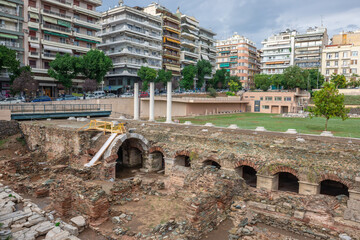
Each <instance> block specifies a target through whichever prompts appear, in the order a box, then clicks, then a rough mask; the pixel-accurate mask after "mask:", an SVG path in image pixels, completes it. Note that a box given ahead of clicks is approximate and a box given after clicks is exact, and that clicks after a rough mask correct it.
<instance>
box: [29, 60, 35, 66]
mask: <svg viewBox="0 0 360 240" xmlns="http://www.w3.org/2000/svg"><path fill="white" fill-rule="evenodd" d="M29 65H30V67H32V68H36V60H29Z"/></svg>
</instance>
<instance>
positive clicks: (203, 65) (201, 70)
mask: <svg viewBox="0 0 360 240" xmlns="http://www.w3.org/2000/svg"><path fill="white" fill-rule="evenodd" d="M196 69H197V74H196V75H197V78H198V80H197V82H196V88H202V87H203V86H204V83H205V76H206V75H210V74H211V72H212V65H211V63H210V62H209V61H207V60H204V59H203V60H199V61H198V62H197V64H196Z"/></svg>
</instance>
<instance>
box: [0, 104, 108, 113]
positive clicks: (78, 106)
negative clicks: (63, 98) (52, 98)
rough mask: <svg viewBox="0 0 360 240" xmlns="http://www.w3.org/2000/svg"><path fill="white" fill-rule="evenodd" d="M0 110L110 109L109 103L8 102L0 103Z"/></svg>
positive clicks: (92, 110) (60, 110)
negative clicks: (6, 103) (5, 103)
mask: <svg viewBox="0 0 360 240" xmlns="http://www.w3.org/2000/svg"><path fill="white" fill-rule="evenodd" d="M0 110H10V111H11V113H22V114H31V113H68V112H89V111H90V112H102V111H112V105H111V104H42V103H35V104H34V103H31V104H9V105H0Z"/></svg>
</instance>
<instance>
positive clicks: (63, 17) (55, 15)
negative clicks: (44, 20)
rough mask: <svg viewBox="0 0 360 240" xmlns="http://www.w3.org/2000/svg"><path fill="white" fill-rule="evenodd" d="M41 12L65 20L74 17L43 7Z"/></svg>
mask: <svg viewBox="0 0 360 240" xmlns="http://www.w3.org/2000/svg"><path fill="white" fill-rule="evenodd" d="M41 14H43V15H47V16H51V17H55V18H58V19H61V20H65V21H71V19H72V17H71V16H69V15H66V14H61V13H57V12H53V11H50V10H46V9H41Z"/></svg>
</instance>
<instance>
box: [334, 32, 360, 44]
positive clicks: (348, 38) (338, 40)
mask: <svg viewBox="0 0 360 240" xmlns="http://www.w3.org/2000/svg"><path fill="white" fill-rule="evenodd" d="M332 44H333V45H339V44H353V45H354V46H359V45H360V30H358V31H355V32H341V33H340V34H336V35H334V36H333V38H332Z"/></svg>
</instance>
